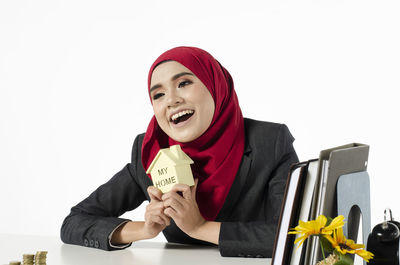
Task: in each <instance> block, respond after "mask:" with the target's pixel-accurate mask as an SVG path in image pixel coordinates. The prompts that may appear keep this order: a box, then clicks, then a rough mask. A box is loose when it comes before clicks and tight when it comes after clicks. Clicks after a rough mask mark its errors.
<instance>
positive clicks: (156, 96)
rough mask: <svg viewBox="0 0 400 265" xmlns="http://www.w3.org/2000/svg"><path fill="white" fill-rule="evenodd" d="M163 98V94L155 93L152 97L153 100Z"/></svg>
mask: <svg viewBox="0 0 400 265" xmlns="http://www.w3.org/2000/svg"><path fill="white" fill-rule="evenodd" d="M162 96H164V93H157V94H155V95H154V96H153V100H156V99H159V98H160V97H162Z"/></svg>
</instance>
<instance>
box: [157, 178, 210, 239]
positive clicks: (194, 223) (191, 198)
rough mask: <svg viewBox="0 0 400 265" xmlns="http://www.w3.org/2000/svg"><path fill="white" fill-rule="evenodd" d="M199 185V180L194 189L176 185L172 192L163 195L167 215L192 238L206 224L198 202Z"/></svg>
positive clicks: (196, 181)
mask: <svg viewBox="0 0 400 265" xmlns="http://www.w3.org/2000/svg"><path fill="white" fill-rule="evenodd" d="M197 183H198V179H196V180H195V185H194V186H193V187H189V186H188V185H185V184H175V185H174V186H173V187H172V189H171V191H169V192H168V193H165V194H164V195H162V201H163V202H164V207H165V210H164V213H165V215H167V216H169V217H171V218H172V219H174V221H175V223H176V225H177V226H178V227H179V228H180V229H181V230H182V231H183V232H185V233H186V234H188V235H189V236H192V237H193V235H194V234H195V233H196V232H197V230H198V229H199V228H200V227H201V226H202V225H203V224H205V223H206V220H205V219H204V218H203V216H202V215H201V214H200V210H199V207H198V206H197V202H196V189H197ZM179 193H181V194H182V195H180V194H179Z"/></svg>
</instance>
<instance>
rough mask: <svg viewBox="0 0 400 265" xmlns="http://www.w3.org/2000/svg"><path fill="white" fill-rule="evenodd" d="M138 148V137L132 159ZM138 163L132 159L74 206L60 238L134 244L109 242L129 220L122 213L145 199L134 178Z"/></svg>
mask: <svg viewBox="0 0 400 265" xmlns="http://www.w3.org/2000/svg"><path fill="white" fill-rule="evenodd" d="M138 148H140V147H138V138H136V140H135V143H134V146H133V150H132V161H136V157H135V156H136V154H138V152H137V149H138ZM135 149H136V150H135ZM135 167H136V165H135V164H133V163H129V164H127V165H126V166H125V167H124V168H123V169H122V170H121V171H119V172H118V173H117V174H115V175H114V176H113V177H112V178H111V179H110V180H109V181H108V182H107V183H105V184H103V185H101V186H100V187H98V188H97V189H96V190H95V191H94V192H92V193H91V194H90V195H89V196H88V197H87V198H86V199H84V200H83V201H81V202H80V203H78V204H77V205H76V206H74V207H72V208H71V212H70V214H69V215H68V216H67V217H66V218H65V220H64V222H63V224H62V227H61V240H62V241H63V242H64V243H68V244H75V245H81V246H87V247H93V248H100V249H103V250H114V249H121V248H124V247H128V246H130V245H131V244H128V245H123V246H113V245H111V244H110V236H111V234H112V233H113V232H114V230H115V229H116V228H117V227H118V226H119V225H121V224H122V223H124V222H127V221H129V220H128V219H123V218H119V216H120V215H122V214H123V213H125V212H126V211H130V210H133V209H135V208H136V207H138V206H139V205H140V204H141V203H142V202H143V201H144V200H146V197H145V195H144V193H143V191H142V189H141V188H140V186H139V185H138V183H137V182H136V181H135V178H134V176H135V174H136V168H135Z"/></svg>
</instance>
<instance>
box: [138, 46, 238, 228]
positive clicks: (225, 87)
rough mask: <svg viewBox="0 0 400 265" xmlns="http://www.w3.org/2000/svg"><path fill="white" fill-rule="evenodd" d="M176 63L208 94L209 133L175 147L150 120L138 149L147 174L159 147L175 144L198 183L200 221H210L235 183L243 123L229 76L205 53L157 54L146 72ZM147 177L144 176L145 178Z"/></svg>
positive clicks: (180, 50) (179, 49)
mask: <svg viewBox="0 0 400 265" xmlns="http://www.w3.org/2000/svg"><path fill="white" fill-rule="evenodd" d="M167 60H173V61H176V62H178V63H180V64H182V65H183V66H185V67H186V68H188V69H189V70H191V71H192V72H193V73H194V74H195V75H196V76H197V77H198V78H199V79H200V81H201V82H203V84H204V85H205V86H206V87H207V89H208V90H209V91H210V93H211V96H212V97H213V99H214V103H215V112H214V116H213V119H212V121H211V124H210V126H209V128H208V129H207V130H206V131H205V132H204V133H203V134H202V135H201V136H200V137H198V138H197V139H195V140H193V141H191V142H188V143H180V142H177V141H175V140H174V139H172V138H170V137H168V135H166V134H165V133H164V132H163V131H162V129H161V128H160V127H159V125H158V123H157V120H156V118H155V117H154V116H153V117H152V119H151V121H150V123H149V125H148V128H147V131H146V134H145V137H144V140H143V145H142V163H143V167H144V168H145V169H146V170H147V168H148V167H149V166H150V164H151V162H152V161H153V159H154V157H155V156H156V155H157V153H158V151H159V150H160V149H161V148H168V147H169V146H171V145H175V144H179V145H180V146H181V148H182V150H183V151H184V152H185V153H186V154H187V155H188V156H189V157H190V158H191V159H192V160H193V161H194V165H192V172H193V176H194V177H195V178H198V179H199V183H198V186H197V194H196V201H197V204H198V206H199V209H200V212H201V214H202V215H203V217H204V218H205V219H206V220H215V218H216V217H217V215H218V213H219V211H220V210H221V208H222V206H223V205H224V202H225V199H226V197H227V195H228V192H229V190H230V188H231V186H232V183H233V181H234V179H235V176H236V173H237V171H238V169H239V166H240V163H241V160H242V156H243V151H244V121H243V116H242V112H241V110H240V107H239V101H238V98H237V95H236V92H235V90H234V85H233V80H232V77H231V75H230V74H229V72H228V71H227V70H226V69H225V68H224V67H223V66H222V65H221V64H220V63H219V62H218V61H217V60H216V59H214V58H213V57H212V56H211V55H210V54H209V53H207V52H206V51H204V50H202V49H199V48H195V47H176V48H173V49H171V50H168V51H166V52H165V53H163V54H161V55H160V56H159V57H158V58H157V60H156V61H155V62H154V63H153V65H152V66H151V68H150V71H149V75H148V89H149V93H150V81H151V76H152V73H153V71H154V69H155V68H156V67H157V66H158V65H159V64H160V63H161V62H163V61H167ZM149 177H150V176H149Z"/></svg>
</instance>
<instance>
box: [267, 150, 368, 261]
mask: <svg viewBox="0 0 400 265" xmlns="http://www.w3.org/2000/svg"><path fill="white" fill-rule="evenodd" d="M368 153H369V146H368V145H365V144H360V143H351V144H347V145H342V146H338V147H335V148H331V149H326V150H322V151H321V152H320V156H319V159H313V160H309V161H306V162H301V163H297V164H294V165H292V167H291V169H290V171H289V176H288V180H287V184H286V189H285V194H284V200H283V203H282V208H281V213H280V220H279V225H278V229H277V233H276V236H275V245H274V251H273V254H272V263H271V264H272V265H288V264H290V265H302V264H316V263H317V261H319V260H321V253H320V250H319V244H318V239H317V238H316V237H310V238H308V239H307V240H306V241H305V242H304V243H303V245H302V247H300V249H297V246H294V240H295V237H296V235H289V234H288V232H289V229H290V228H294V227H295V226H297V225H298V222H299V220H302V221H308V220H312V219H316V218H317V217H318V216H319V215H321V214H323V215H325V216H330V217H335V216H337V204H336V202H337V198H336V184H337V181H338V179H339V177H340V176H342V175H345V174H350V173H355V172H360V171H366V169H367V164H368ZM310 200H311V201H310Z"/></svg>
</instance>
